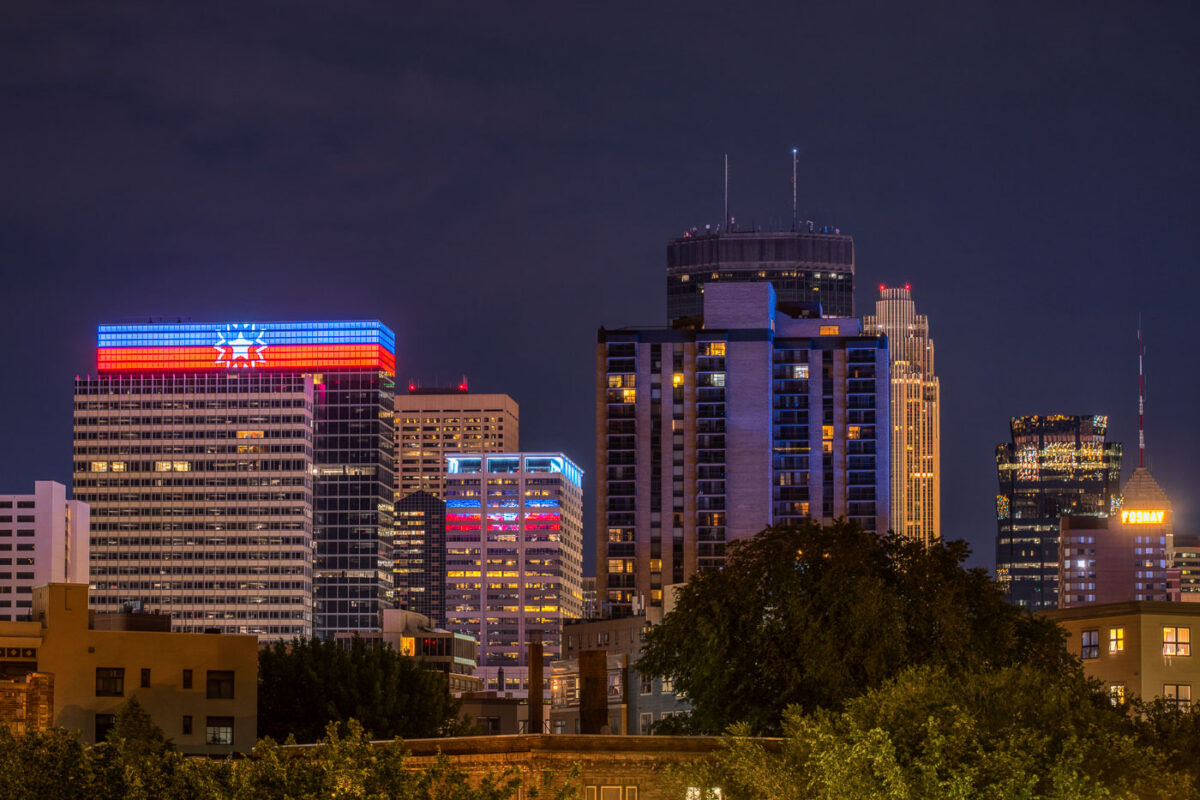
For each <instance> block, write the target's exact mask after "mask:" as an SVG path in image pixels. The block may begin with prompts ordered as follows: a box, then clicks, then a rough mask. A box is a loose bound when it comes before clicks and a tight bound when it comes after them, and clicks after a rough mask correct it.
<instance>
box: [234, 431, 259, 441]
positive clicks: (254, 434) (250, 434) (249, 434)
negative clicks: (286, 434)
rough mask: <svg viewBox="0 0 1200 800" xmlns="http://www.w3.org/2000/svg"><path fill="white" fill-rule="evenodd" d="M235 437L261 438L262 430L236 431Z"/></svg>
mask: <svg viewBox="0 0 1200 800" xmlns="http://www.w3.org/2000/svg"><path fill="white" fill-rule="evenodd" d="M237 438H239V439H261V438H263V432H262V431H238V432H237Z"/></svg>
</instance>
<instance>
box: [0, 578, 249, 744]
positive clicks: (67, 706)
mask: <svg viewBox="0 0 1200 800" xmlns="http://www.w3.org/2000/svg"><path fill="white" fill-rule="evenodd" d="M32 616H33V620H32V621H30V622H0V675H2V676H3V677H6V678H9V679H12V678H18V677H20V678H24V676H27V675H29V674H30V673H41V674H47V675H50V676H52V677H53V685H52V690H53V700H52V709H53V711H52V714H53V722H54V724H55V725H59V726H62V727H65V728H70V729H72V730H74V731H77V732H78V733H79V734H80V735H81V736H82V737H83V740H84V741H85V742H87V743H94V742H96V741H99V740H103V739H104V736H105V734H106V733H107V732H108V729H109V728H110V727H111V726H112V724H113V721H114V717H115V715H116V712H117V709H118V708H119V707H120V706H121V705H122V704H123V703H124V702H125V701H126V700H128V699H129V698H130V697H136V698H137V699H138V702H139V703H141V705H142V706H143V707H144V708H145V709H146V711H147V712H148V713H149V715H150V717H151V719H153V720H154V723H155V724H156V725H158V726H159V727H160V728H162V730H163V733H165V734H166V736H167V737H168V738H170V739H171V740H173V741H174V742H175V745H176V746H177V747H178V748H179V750H180V751H181V752H184V753H188V754H209V755H222V754H227V753H234V752H249V751H250V749H251V748H252V747H253V746H254V743H255V740H256V738H257V732H258V725H257V713H258V642H257V638H256V637H254V636H249V635H238V634H205V633H171V632H168V631H154V630H119V629H112V630H104V629H102V625H94V624H92V618H91V614H89V612H88V587H87V584H77V583H52V584H49V585H46V586H39V587H36V588H35V589H34V590H33V605H32ZM117 627H138V626H128V625H124V624H123V625H121V626H117ZM142 627H152V626H142ZM26 680H27V681H32V682H36V680H37V678H36V677H35V678H33V679H26Z"/></svg>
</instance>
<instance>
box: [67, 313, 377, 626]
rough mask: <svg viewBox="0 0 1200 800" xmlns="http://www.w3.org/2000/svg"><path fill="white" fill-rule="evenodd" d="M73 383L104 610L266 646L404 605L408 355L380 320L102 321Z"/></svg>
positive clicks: (82, 489)
mask: <svg viewBox="0 0 1200 800" xmlns="http://www.w3.org/2000/svg"><path fill="white" fill-rule="evenodd" d="M97 365H98V368H99V375H98V376H96V377H91V376H88V377H86V378H77V379H76V382H75V464H74V480H75V495H76V498H77V499H79V500H82V501H85V502H87V503H88V504H89V505H90V506H91V509H92V511H91V520H92V549H91V559H92V578H93V583H94V586H95V591H94V592H93V595H92V598H91V603H92V607H93V608H94V609H96V610H98V611H116V610H118V609H119V608H120V607H121V605H122V604H125V603H132V604H135V605H138V606H141V607H142V608H144V609H146V610H157V611H162V612H167V613H170V614H171V615H172V618H173V625H174V627H175V628H176V629H177V630H181V631H219V632H231V633H253V634H257V635H258V636H259V637H260V639H264V640H271V639H288V638H291V637H294V636H311V635H313V634H314V633H315V634H316V635H319V636H331V635H332V634H334V633H336V632H338V631H359V630H362V631H366V630H378V627H379V624H380V613H381V612H382V610H383V609H384V608H385V607H389V606H390V605H391V604H392V585H393V584H392V571H391V563H392V536H393V520H392V502H393V493H394V487H395V474H394V454H393V449H392V448H393V436H394V431H393V426H392V417H393V391H394V385H393V376H394V374H395V342H394V338H393V335H392V332H391V331H390V330H388V329H387V328H386V327H385V326H383V325H382V324H381V323H379V322H375V321H363V322H273V323H207V324H206V323H178V324H165V323H158V324H153V323H152V324H144V325H102V326H100V329H99V335H98V350H97Z"/></svg>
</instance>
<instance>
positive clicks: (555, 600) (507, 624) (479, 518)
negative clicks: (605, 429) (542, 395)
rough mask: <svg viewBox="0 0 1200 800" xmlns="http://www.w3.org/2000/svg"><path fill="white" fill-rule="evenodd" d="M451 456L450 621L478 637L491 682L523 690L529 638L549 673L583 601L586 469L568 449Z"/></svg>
mask: <svg viewBox="0 0 1200 800" xmlns="http://www.w3.org/2000/svg"><path fill="white" fill-rule="evenodd" d="M447 461H448V465H447V466H448V468H449V472H448V474H447V475H446V627H447V628H448V629H449V630H452V631H456V632H458V633H465V634H469V635H471V636H474V637H476V638H477V639H478V640H479V668H478V669H477V670H476V672H475V674H476V675H478V676H479V677H481V678H482V679H483V680H484V686H485V688H488V689H497V690H499V691H512V692H517V693H524V692H525V691H526V690H527V689H528V688H529V687H528V675H529V664H528V658H527V645H528V644H529V643H530V642H539V641H540V642H542V643H544V645H545V647H544V650H543V653H544V660H543V667H544V672H543V674H544V675H546V676H547V677H548V676H549V674H550V669H549V665H550V662H551V661H553V660H554V659H557V658H558V657H559V656H560V654H561V640H562V623H563V620H565V619H578V618H579V616H580V614H581V613H582V611H583V589H582V581H583V488H582V479H583V474H582V472H581V471H580V469H579V467H577V466H575V464H574V463H573V462H572V461H571V460H570V459H569V458H567V457H566V456H564V455H562V454H561V453H500V454H495V455H486V456H449V457H448V459H447ZM544 689H545V687H543V691H544Z"/></svg>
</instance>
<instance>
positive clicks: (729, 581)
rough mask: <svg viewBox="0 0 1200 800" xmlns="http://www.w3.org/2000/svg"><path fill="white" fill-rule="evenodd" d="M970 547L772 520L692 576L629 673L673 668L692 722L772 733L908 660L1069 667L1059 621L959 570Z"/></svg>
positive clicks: (960, 667) (1072, 667)
mask: <svg viewBox="0 0 1200 800" xmlns="http://www.w3.org/2000/svg"><path fill="white" fill-rule="evenodd" d="M968 552H969V551H968V548H967V545H966V544H965V543H964V542H944V543H939V544H936V545H934V546H932V547H930V548H924V547H922V546H921V545H919V544H915V543H912V542H906V541H902V540H901V539H899V538H898V537H895V536H886V537H879V536H876V535H874V534H872V533H867V532H864V531H862V530H861V529H860V528H858V527H857V526H856V525H853V524H849V523H846V522H841V521H839V522H835V523H834V524H832V525H830V526H829V527H822V526H820V525H818V524H816V523H807V524H803V525H799V526H794V527H792V526H788V527H774V528H768V529H767V530H765V531H763V532H762V533H760V534H758V535H757V536H755V537H754V538H752V539H748V540H745V541H742V542H735V543H731V544H730V545H729V549H728V560H727V562H726V566H725V568H724V569H722V570H719V571H709V572H703V573H698V574H697V575H695V576H694V577H693V578H692V580H691V581H689V582H688V584H687V585H686V586H685V587H684V588H683V589H682V591H681V592H680V595H679V597H678V600H677V605H676V607H675V609H674V611H673V612H672V613H671V614H669V615H667V617H666V618H665V619H664V621H663V624H661V625H659V626H657V627H655V628H654V629H653V630H652V631H651V632H650V634H649V639H648V641H647V645H646V648H645V650H644V651H643V655H642V658H641V660H640V661H639V663H638V669H639V671H641V672H642V673H643V674H651V675H656V676H669V677H671V678H672V679H673V680H674V682H675V687H676V689H677V690H680V691H682V692H684V693H686V695H687V697H688V699H689V700H690V702H691V704H692V707H693V709H694V710H693V713H692V715H691V718H690V719H689V720H688V723H689V725H690V726H691V728H692V729H693V730H695V731H698V732H705V733H713V734H716V733H720V732H722V731H724V730H725V729H726V728H727V727H728V726H730V725H732V724H734V723H737V722H745V723H748V724H749V726H750V730H751V731H752V732H754V733H757V734H777V733H778V732H779V731H780V730H781V720H782V716H783V710H784V709H785V708H787V707H789V706H796V707H798V708H799V709H801V710H802V711H811V710H813V709H816V708H840V707H841V706H842V704H843V703H845V702H846V701H847V700H849V699H851V698H854V697H857V696H859V695H861V694H863V693H864V692H866V691H868V690H870V689H872V688H875V687H877V686H879V685H881V684H882V683H883V682H884V681H885V680H887V679H889V678H892V677H894V676H896V675H897V674H899V673H900V672H901V671H902V670H904V669H906V668H908V667H911V666H914V665H930V666H940V667H945V668H946V669H948V670H950V671H952V672H954V671H962V672H966V671H971V670H980V669H985V668H995V667H1004V666H1009V665H1014V664H1024V665H1028V666H1030V667H1033V668H1035V669H1038V670H1042V671H1044V672H1046V673H1047V674H1049V675H1055V676H1059V675H1067V674H1076V673H1077V672H1078V670H1079V666H1078V662H1077V661H1075V660H1074V659H1073V658H1072V657H1071V656H1069V655H1068V654H1067V652H1066V649H1065V647H1064V640H1063V634H1062V633H1061V631H1060V629H1059V628H1058V627H1057V626H1056V625H1054V624H1053V623H1051V622H1048V621H1046V620H1042V619H1040V618H1037V617H1034V616H1032V615H1031V614H1029V613H1028V612H1026V611H1023V610H1021V609H1018V608H1015V607H1013V606H1011V605H1009V604H1008V603H1006V602H1005V601H1004V598H1003V596H1002V595H1001V593H1000V591H999V589H998V588H997V587H996V585H995V584H994V583H993V582H992V581H991V580H990V579H989V577H988V576H987V574H986V573H984V572H983V571H982V570H978V569H965V568H964V567H963V566H962V565H963V561H964V560H965V559H966V557H967V555H968Z"/></svg>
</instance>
